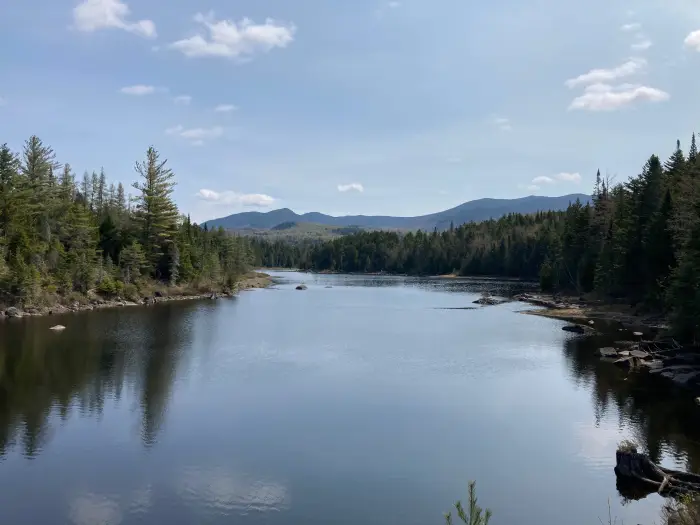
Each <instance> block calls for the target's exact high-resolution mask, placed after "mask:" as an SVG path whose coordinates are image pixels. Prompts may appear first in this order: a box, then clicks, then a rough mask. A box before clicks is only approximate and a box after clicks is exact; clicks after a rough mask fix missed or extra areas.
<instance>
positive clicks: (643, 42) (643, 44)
mask: <svg viewBox="0 0 700 525" xmlns="http://www.w3.org/2000/svg"><path fill="white" fill-rule="evenodd" d="M651 46H652V41H651V40H649V39H648V38H644V37H642V38H641V39H640V40H638V41H636V42H633V43H632V45H630V48H631V49H632V50H633V51H646V50H647V49H649V48H650V47H651Z"/></svg>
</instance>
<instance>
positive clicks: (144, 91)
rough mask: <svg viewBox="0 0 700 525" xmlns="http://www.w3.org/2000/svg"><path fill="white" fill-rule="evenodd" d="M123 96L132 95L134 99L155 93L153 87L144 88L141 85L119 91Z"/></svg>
mask: <svg viewBox="0 0 700 525" xmlns="http://www.w3.org/2000/svg"><path fill="white" fill-rule="evenodd" d="M119 91H120V92H121V93H123V94H124V95H134V96H136V97H142V96H144V95H152V94H153V93H155V92H156V88H155V86H145V85H143V84H137V85H135V86H126V87H123V88H121V89H120V90H119Z"/></svg>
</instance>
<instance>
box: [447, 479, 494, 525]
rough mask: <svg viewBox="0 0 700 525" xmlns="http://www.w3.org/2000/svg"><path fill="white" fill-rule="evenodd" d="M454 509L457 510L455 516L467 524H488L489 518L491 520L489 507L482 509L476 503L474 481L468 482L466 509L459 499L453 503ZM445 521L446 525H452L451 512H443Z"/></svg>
mask: <svg viewBox="0 0 700 525" xmlns="http://www.w3.org/2000/svg"><path fill="white" fill-rule="evenodd" d="M455 509H456V510H457V517H458V518H459V520H460V521H461V522H462V523H466V524H467V525H488V523H489V520H491V511H490V510H489V509H486V510H485V511H484V510H483V509H482V508H481V507H479V505H477V498H476V482H475V481H470V482H469V501H468V503H467V508H466V510H465V508H464V506H463V505H462V502H461V501H458V502H457V503H455ZM445 523H447V525H452V513H451V512H448V513H447V514H445Z"/></svg>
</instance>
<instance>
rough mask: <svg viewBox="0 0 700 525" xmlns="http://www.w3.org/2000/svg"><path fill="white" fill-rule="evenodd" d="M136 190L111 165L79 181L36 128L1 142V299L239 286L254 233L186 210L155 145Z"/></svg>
mask: <svg viewBox="0 0 700 525" xmlns="http://www.w3.org/2000/svg"><path fill="white" fill-rule="evenodd" d="M136 172H137V174H138V176H139V177H140V182H138V183H135V184H134V185H133V188H134V189H135V190H136V191H135V196H134V197H133V198H128V196H127V194H126V192H125V189H124V186H123V185H122V184H121V183H118V184H116V185H115V184H114V183H110V182H109V181H108V180H107V176H106V174H105V173H104V171H101V172H100V173H99V174H98V173H96V172H93V173H91V174H89V173H85V174H84V175H83V176H82V179H81V181H80V182H78V181H76V177H75V174H74V173H73V171H72V170H71V167H70V165H69V164H63V165H61V164H59V162H58V161H57V160H56V155H55V153H54V151H53V150H52V149H51V148H50V147H49V146H47V145H45V144H43V143H42V141H41V140H40V139H39V138H37V137H35V136H33V137H31V138H30V139H28V140H27V141H26V143H25V144H24V148H23V150H22V152H20V153H19V154H18V153H15V152H13V151H11V150H10V148H8V146H7V145H6V144H5V145H3V146H1V147H0V302H2V303H3V304H6V305H8V304H22V305H28V304H31V305H40V304H41V305H43V304H51V303H53V302H56V301H63V300H77V299H80V298H81V297H84V296H85V294H87V293H88V292H89V291H94V292H97V293H101V294H102V295H107V296H109V295H123V296H124V297H136V296H138V295H139V294H140V293H141V292H142V291H143V290H145V289H147V288H148V287H149V286H151V285H152V284H153V283H154V282H160V283H166V284H167V285H169V286H173V287H175V286H178V285H184V284H188V285H191V286H193V287H194V288H197V289H201V290H207V289H212V290H220V289H223V288H229V289H230V288H231V287H232V286H233V285H234V284H235V282H236V280H237V279H238V277H239V276H240V275H242V274H243V273H244V272H245V271H246V268H247V266H248V263H249V262H250V253H251V252H250V249H249V246H248V244H247V241H246V240H245V239H242V238H237V237H232V236H229V235H227V234H225V233H224V231H223V230H217V231H207V230H206V228H204V229H203V228H200V227H199V226H197V225H195V224H192V223H191V222H190V220H189V218H187V217H185V216H181V215H180V214H179V212H178V209H177V207H176V206H175V203H174V202H173V200H172V192H173V188H174V186H175V180H174V173H173V172H172V171H171V170H170V169H169V168H168V167H167V165H166V161H165V160H161V159H160V158H159V155H158V152H157V151H156V150H155V149H153V148H149V150H148V152H147V153H146V157H145V159H144V160H143V161H142V162H137V163H136Z"/></svg>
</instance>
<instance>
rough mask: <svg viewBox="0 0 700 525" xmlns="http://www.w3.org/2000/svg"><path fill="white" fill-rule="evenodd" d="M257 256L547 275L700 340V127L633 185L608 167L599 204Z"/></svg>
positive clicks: (552, 283) (654, 159) (267, 246)
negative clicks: (657, 314)
mask: <svg viewBox="0 0 700 525" xmlns="http://www.w3.org/2000/svg"><path fill="white" fill-rule="evenodd" d="M254 251H255V254H256V258H257V261H258V262H259V263H261V264H269V265H270V266H289V267H298V268H301V269H306V270H314V271H339V272H380V271H382V272H390V273H399V274H410V275H440V274H449V273H455V274H458V275H489V276H507V277H520V278H523V279H538V280H539V281H540V284H541V286H542V288H543V290H546V291H566V292H573V293H579V294H583V293H595V294H597V295H598V296H600V297H602V298H607V299H611V300H612V299H619V300H621V299H624V300H628V301H630V302H631V303H636V304H639V305H640V306H642V307H645V308H647V309H648V310H650V311H651V310H653V311H663V312H666V313H668V314H669V315H670V317H671V319H672V321H673V325H674V327H675V329H676V331H677V332H678V333H679V335H681V336H682V337H684V338H687V339H697V338H698V337H700V159H699V158H698V152H697V146H696V141H695V134H693V136H692V139H691V143H690V147H689V150H688V154H687V155H686V154H685V153H684V152H683V150H682V149H681V144H680V141H677V142H676V148H675V150H674V151H673V153H672V154H671V155H670V157H669V158H668V159H667V160H665V161H664V162H662V161H661V160H660V158H659V157H658V156H656V155H652V156H651V157H649V158H648V159H647V161H646V162H645V163H644V165H643V166H642V169H641V170H640V172H639V173H638V174H637V175H635V176H632V177H630V178H629V180H627V181H624V182H615V181H614V180H613V179H612V178H610V177H603V176H601V174H600V171H598V173H597V175H596V182H595V187H594V189H593V192H592V198H591V201H590V202H587V203H582V202H579V201H576V202H572V203H571V204H570V205H569V207H568V208H567V209H566V210H565V211H561V212H553V211H548V212H539V213H535V214H532V215H521V214H510V215H506V216H504V217H502V218H500V219H497V220H489V221H484V222H479V223H467V224H463V225H460V226H457V227H454V226H451V227H450V228H449V229H448V230H445V231H437V230H434V231H432V232H422V231H417V232H411V233H407V234H399V233H393V232H379V231H374V232H361V233H357V234H353V235H348V236H345V237H341V238H338V239H334V240H332V241H329V242H325V243H320V244H315V245H311V244H307V245H287V244H285V243H282V242H275V243H264V242H258V243H256V244H255V245H254Z"/></svg>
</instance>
